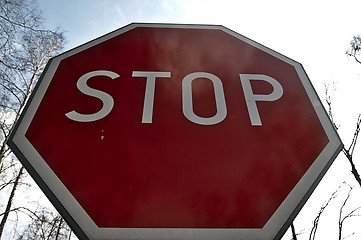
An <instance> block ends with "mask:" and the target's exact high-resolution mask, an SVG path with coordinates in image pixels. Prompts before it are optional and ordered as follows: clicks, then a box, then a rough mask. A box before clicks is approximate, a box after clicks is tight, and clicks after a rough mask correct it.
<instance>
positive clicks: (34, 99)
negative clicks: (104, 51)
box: [8, 23, 342, 240]
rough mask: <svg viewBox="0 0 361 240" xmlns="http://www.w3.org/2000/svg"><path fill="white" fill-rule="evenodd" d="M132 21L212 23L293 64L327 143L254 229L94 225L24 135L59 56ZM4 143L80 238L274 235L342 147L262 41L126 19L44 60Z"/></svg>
mask: <svg viewBox="0 0 361 240" xmlns="http://www.w3.org/2000/svg"><path fill="white" fill-rule="evenodd" d="M136 27H149V28H151V27H157V28H188V29H218V30H222V31H224V32H225V33H227V34H230V35H232V36H234V37H235V38H238V39H240V40H241V41H244V42H246V43H248V44H250V45H252V46H254V47H256V48H258V49H261V50H262V51H265V52H267V53H268V54H270V55H272V56H274V57H277V58H279V59H281V60H283V61H285V62H287V63H288V64H290V65H293V66H294V67H295V69H296V71H297V73H298V75H299V76H300V79H301V81H302V83H303V86H304V88H305V90H306V92H307V94H308V96H309V98H310V100H311V102H312V104H313V107H314V109H315V111H316V113H317V115H318V117H319V119H320V121H321V124H322V126H323V128H324V130H325V132H326V134H327V137H328V138H329V140H330V141H329V143H328V144H327V146H326V147H325V149H324V150H323V151H322V152H321V153H320V155H319V156H318V157H317V159H316V160H315V161H314V163H313V164H312V166H311V167H310V169H309V170H308V171H307V172H306V173H305V174H304V176H303V177H302V178H301V180H300V181H299V182H298V183H297V185H296V186H295V188H294V189H293V190H292V191H291V193H290V194H289V195H288V196H287V198H286V199H285V200H284V201H283V202H282V204H281V205H280V206H279V208H278V209H277V211H276V212H275V213H274V214H273V215H272V217H271V218H270V219H269V221H268V222H267V223H266V224H265V226H264V227H263V228H260V229H185V228H99V227H97V225H96V224H95V223H94V222H93V220H92V219H91V218H90V217H89V215H88V214H87V213H86V212H85V211H84V209H83V208H82V207H81V206H80V204H79V203H78V202H77V200H76V199H75V198H74V197H73V196H72V194H71V193H70V192H69V191H68V189H67V188H66V187H65V186H64V185H63V183H62V182H61V181H60V180H59V179H58V178H57V176H56V175H55V173H54V172H53V171H52V170H51V169H50V167H49V166H48V165H47V164H46V162H45V161H44V160H43V159H42V157H41V156H40V154H39V153H38V152H37V151H36V149H35V148H34V147H33V146H32V145H31V143H30V142H29V141H28V139H27V138H26V137H25V133H26V131H27V129H28V127H29V125H30V123H31V121H32V119H33V117H34V115H35V112H36V110H37V108H38V106H39V105H40V102H41V101H42V98H43V96H44V94H45V92H46V90H47V88H48V86H49V84H50V82H51V80H52V77H53V75H54V73H55V71H56V69H57V67H58V65H59V63H60V61H61V60H62V59H65V58H67V57H69V56H71V55H74V54H76V53H79V52H81V51H83V50H85V49H87V48H90V47H93V46H95V45H98V44H100V43H102V42H104V41H106V40H108V39H111V38H113V37H115V36H117V35H119V34H122V33H124V32H127V31H129V30H131V29H134V28H136ZM8 145H9V146H10V147H11V148H12V149H13V151H14V152H15V154H16V155H17V156H18V157H19V159H20V160H21V161H22V163H23V165H24V166H25V167H26V169H27V170H28V172H29V173H30V174H31V175H32V177H33V178H34V179H35V181H36V182H37V184H38V185H39V186H40V187H41V188H42V190H43V191H44V192H45V194H46V195H47V197H48V198H49V199H50V201H51V202H52V203H53V204H54V206H55V207H56V208H57V210H58V211H59V212H60V213H61V214H62V215H63V217H64V218H65V220H66V221H67V222H68V224H69V225H70V226H71V227H72V229H73V231H74V232H75V233H76V235H77V236H78V237H79V238H80V239H98V240H105V239H108V240H110V239H154V240H162V239H181V240H188V239H207V240H212V239H237V240H239V239H248V240H252V239H279V238H281V237H282V236H283V234H284V233H285V232H286V230H287V228H288V227H289V225H290V224H291V222H292V221H293V219H294V218H295V217H296V215H297V214H298V212H299V211H300V210H301V208H302V206H303V205H304V204H305V202H306V201H307V199H308V198H309V196H310V195H311V193H312V192H313V190H314V189H315V188H316V186H317V185H318V183H319V181H320V180H321V178H322V177H323V176H324V174H325V173H326V171H327V169H328V168H329V167H330V165H331V164H332V162H333V160H334V159H335V158H336V156H337V155H338V153H339V152H340V151H341V149H342V142H341V140H340V138H339V136H338V134H337V132H336V131H335V129H334V127H333V124H332V123H331V121H330V120H329V118H328V115H327V113H326V111H325V109H324V108H323V106H322V104H321V101H320V99H319V98H318V96H317V94H316V92H315V90H314V88H313V86H312V84H311V82H310V80H309V79H308V77H307V75H306V73H305V71H304V69H303V67H302V65H301V64H300V63H298V62H295V61H293V60H292V59H289V58H287V57H285V56H283V55H281V54H279V53H277V52H275V51H273V50H271V49H269V48H266V47H264V46H263V45H260V44H258V43H257V42H254V41H252V40H250V39H248V38H246V37H244V36H242V35H240V34H238V33H236V32H233V31H231V30H230V29H227V28H225V27H223V26H218V25H181V24H144V23H132V24H130V25H127V26H125V27H123V28H120V29H118V30H116V31H114V32H111V33H109V34H107V35H104V36H102V37H100V38H97V39H95V40H93V41H90V42H88V43H86V44H84V45H81V46H79V47H77V48H74V49H72V50H70V51H68V52H65V53H63V54H61V55H59V56H57V57H55V58H53V59H52V60H51V61H49V63H48V65H47V67H46V69H45V70H44V73H43V75H42V76H41V80H40V81H39V84H38V85H37V87H36V89H35V91H34V93H33V95H32V96H31V99H30V101H29V102H28V104H27V106H26V108H25V110H24V111H23V113H22V115H21V118H20V120H19V121H18V122H17V124H16V127H15V129H14V131H13V132H12V134H11V137H10V140H9V141H8Z"/></svg>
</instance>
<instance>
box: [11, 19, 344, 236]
mask: <svg viewBox="0 0 361 240" xmlns="http://www.w3.org/2000/svg"><path fill="white" fill-rule="evenodd" d="M9 145H10V146H11V147H12V149H14V150H15V153H16V154H17V155H18V156H19V158H20V159H21V161H22V162H23V164H24V165H25V166H26V167H27V169H28V171H29V172H30V173H31V175H32V176H33V177H34V178H35V180H36V181H37V183H38V184H39V186H40V187H41V188H42V189H43V190H44V192H45V193H46V194H47V196H48V197H49V199H50V200H51V201H52V202H53V204H54V205H55V206H56V207H57V209H58V210H59V211H60V212H61V213H62V215H63V216H64V218H65V219H66V220H67V222H68V223H69V224H70V225H71V227H72V228H73V230H74V231H75V232H76V234H77V235H78V237H79V238H81V239H83V238H84V239H168V238H169V239H174V238H175V239H277V238H280V237H281V236H282V234H283V233H284V232H285V231H286V229H287V227H288V225H289V224H290V221H292V219H293V218H294V217H295V216H296V214H297V213H298V211H299V210H300V208H301V207H302V205H303V204H304V203H305V201H306V199H307V198H308V197H309V195H310V194H311V192H312V191H313V189H314V188H315V187H316V185H317V183H318V182H319V181H320V179H321V178H322V176H323V175H324V173H325V171H326V170H327V169H328V167H329V166H330V164H331V163H332V161H333V159H334V158H335V157H336V155H337V154H338V153H339V151H340V149H341V147H342V144H341V141H340V139H339V137H338V136H337V133H336V131H335V130H334V128H333V125H332V124H331V122H330V120H329V119H328V117H327V114H326V112H325V110H324V109H323V107H322V104H321V102H320V100H319V99H318V97H317V95H316V93H315V91H314V89H313V87H312V85H311V83H310V81H309V79H308V77H307V75H306V73H305V72H304V70H303V68H302V66H301V65H300V64H299V63H297V62H295V61H293V60H291V59H289V58H287V57H285V56H283V55H281V54H279V53H277V52H275V51H273V50H270V49H268V48H266V47H264V46H262V45H260V44H258V43H256V42H254V41H252V40H250V39H247V38H245V37H243V36H241V35H239V34H237V33H235V32H233V31H231V30H229V29H227V28H224V27H222V26H209V25H174V24H173V25H172V24H130V25H128V26H126V27H123V28H121V29H118V30H116V31H114V32H112V33H110V34H107V35H105V36H103V37H100V38H98V39H96V40H93V41H91V42H89V43H86V44H84V45H82V46H80V47H77V48H75V49H73V50H70V51H68V52H65V53H63V54H61V55H59V56H57V57H55V58H53V59H52V60H51V61H50V62H49V63H48V65H47V68H46V70H45V71H44V73H43V75H42V77H41V80H40V81H39V84H38V85H37V87H36V90H35V91H34V94H33V95H32V98H31V101H29V103H28V105H27V107H26V109H25V111H24V112H23V114H22V117H21V120H20V121H19V122H18V123H17V125H16V128H15V130H14V132H13V133H12V136H11V139H10V141H9Z"/></svg>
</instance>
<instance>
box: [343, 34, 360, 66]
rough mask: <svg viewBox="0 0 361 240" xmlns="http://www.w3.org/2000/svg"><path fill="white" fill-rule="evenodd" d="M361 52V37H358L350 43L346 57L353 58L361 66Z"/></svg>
mask: <svg viewBox="0 0 361 240" xmlns="http://www.w3.org/2000/svg"><path fill="white" fill-rule="evenodd" d="M360 52H361V35H356V36H354V37H353V39H352V40H351V42H350V48H349V49H348V50H347V51H346V55H348V56H350V57H353V58H354V59H355V61H356V62H358V63H360V64H361V60H360V59H359V55H360Z"/></svg>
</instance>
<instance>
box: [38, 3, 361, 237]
mask: <svg viewBox="0 0 361 240" xmlns="http://www.w3.org/2000/svg"><path fill="white" fill-rule="evenodd" d="M39 5H40V8H41V10H42V13H43V15H44V16H45V18H46V19H47V25H48V27H50V28H52V29H54V28H57V27H59V28H60V29H61V30H63V31H64V32H65V36H66V39H67V44H66V47H65V49H64V50H68V49H71V48H74V47H76V46H78V45H81V44H83V43H86V42H88V41H90V40H92V39H95V38H97V37H100V36H102V35H104V34H106V33H108V32H111V31H113V30H115V29H118V28H121V27H123V26H125V25H127V24H129V23H132V22H147V23H148V22H150V23H191V24H216V25H223V26H225V27H227V28H230V29H231V30H233V31H236V32H238V33H239V34H241V35H244V36H246V37H248V38H251V39H252V40H254V41H256V42H258V43H261V44H262V45H265V46H267V47H269V48H271V49H273V50H275V51H277V52H279V53H281V54H283V55H285V56H287V57H290V58H292V59H294V60H295V61H297V62H300V63H301V64H302V65H303V67H304V68H305V70H306V72H307V74H308V76H309V78H310V80H311V82H312V84H313V85H314V87H315V89H316V91H317V93H318V94H319V96H320V98H321V99H323V98H324V96H325V94H324V85H325V84H326V85H327V84H331V86H335V88H336V91H335V93H334V99H333V111H334V118H335V121H336V123H337V124H338V126H339V134H340V136H341V139H342V140H343V141H344V143H345V145H346V146H348V144H350V142H351V139H352V135H353V131H354V128H355V123H356V119H357V116H358V114H359V113H361V105H360V104H359V103H360V102H361V94H360V90H361V65H360V64H357V63H356V62H355V61H353V59H351V58H349V57H347V56H346V54H345V51H346V50H347V48H348V46H349V43H350V41H351V39H352V37H353V36H354V35H357V34H361V19H360V15H359V9H361V1H353V0H351V1H348V0H344V1H333V0H327V1H323V0H321V1H315V0H311V1H309V0H303V1H290V0H288V1H279V0H273V1H267V0H266V1H258V0H252V1H251V0H248V1H243V0H240V1H230V0H223V1H214V0H205V1H200V0H199V1H197V0H193V1H190V0H174V1H166V0H154V1H153V0H150V1H146V0H132V1H126V0H118V1H116V0H98V1H96V0H61V1H55V0H39ZM332 84H334V85H332ZM359 149H361V146H358V148H357V150H356V152H355V155H356V156H358V157H359V156H360V155H361V153H360V150H359ZM359 169H361V163H359ZM349 170H350V169H349V165H348V163H347V160H346V158H345V157H343V156H342V153H341V154H340V156H339V157H338V158H337V159H336V160H335V162H334V164H333V165H332V166H331V168H330V170H329V172H328V173H327V174H326V176H325V177H324V179H323V180H322V181H321V183H320V185H319V187H318V188H317V189H316V191H315V192H314V194H313V195H312V196H311V198H310V200H309V202H308V203H307V204H306V205H305V207H304V209H303V210H302V211H301V212H300V214H299V216H298V217H297V219H296V221H295V225H296V230H299V231H301V232H303V234H302V235H300V237H302V239H303V238H304V239H307V237H308V234H309V233H308V232H307V231H309V228H310V227H311V226H312V220H313V217H314V216H315V215H316V214H317V211H318V209H319V208H320V206H321V205H322V204H323V203H324V201H325V200H327V199H328V197H329V196H330V195H331V194H332V192H334V191H335V190H336V189H337V187H338V186H339V185H340V184H341V183H342V181H343V180H344V179H347V180H348V181H347V182H348V183H349V184H351V185H352V186H356V183H355V182H354V181H353V179H352V176H351V175H350V173H349V172H350V171H349ZM342 189H347V186H346V185H342ZM345 192H347V191H346V190H344V191H343V195H342V196H340V197H339V202H337V201H334V202H335V203H333V204H334V205H333V206H332V207H333V208H334V209H337V208H338V207H337V206H339V204H340V201H341V202H342V200H343V199H344V197H345ZM354 192H355V193H353V195H352V199H351V200H350V202H353V203H352V204H351V208H352V207H353V206H357V200H354V198H355V199H358V200H359V199H360V197H361V193H360V191H359V190H358V189H356V190H355V191H354ZM358 202H360V201H358ZM327 214H329V215H325V218H324V221H322V220H321V221H320V222H321V223H322V224H323V225H320V229H319V230H318V231H319V232H320V233H319V234H320V235H321V234H325V235H322V236H323V237H321V236H319V237H320V238H321V239H326V236H327V239H337V232H335V231H336V230H337V217H338V215H337V214H338V212H337V211H336V212H330V213H327ZM354 221H355V220H350V225H349V226H352V225H351V224H354V223H353V222H354ZM360 221H361V217H359V218H358V223H360ZM329 226H334V227H331V228H330V227H329ZM347 231H349V234H351V233H352V229H347ZM287 234H288V236H290V232H287ZM327 234H328V235H327ZM360 238H361V233H360V232H358V233H357V234H354V235H351V236H350V237H349V238H348V239H360ZM285 239H287V238H285ZM316 239H317V238H316Z"/></svg>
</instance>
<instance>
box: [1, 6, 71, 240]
mask: <svg viewBox="0 0 361 240" xmlns="http://www.w3.org/2000/svg"><path fill="white" fill-rule="evenodd" d="M64 43H65V40H64V36H63V33H62V32H61V31H59V30H54V31H51V30H49V29H46V28H45V27H44V19H43V18H42V16H41V12H40V10H39V8H38V5H37V2H36V1H35V0H0V191H1V192H2V194H3V195H7V201H6V204H4V206H3V207H2V208H0V216H1V217H2V218H1V221H0V238H1V236H2V234H3V232H4V228H5V225H6V223H7V221H8V217H9V215H10V214H11V213H12V212H16V213H21V212H19V209H21V208H19V207H17V208H13V202H14V199H15V197H16V192H17V190H18V188H19V187H21V186H22V185H28V183H27V182H26V179H24V176H27V173H26V171H25V169H24V168H23V167H22V166H21V164H20V163H19V162H18V161H17V160H15V157H14V156H13V155H12V154H11V151H10V149H9V148H8V146H7V145H6V141H7V139H8V137H9V134H10V132H11V130H12V129H13V127H14V122H15V121H16V120H17V119H18V118H19V117H20V113H21V111H22V110H23V109H24V107H25V104H26V102H27V100H28V99H29V96H30V94H31V92H32V90H33V88H34V85H35V84H36V82H37V81H38V79H39V77H40V74H41V72H42V71H43V69H44V67H45V65H46V63H47V61H48V60H49V59H50V58H51V57H53V56H54V55H56V54H57V53H58V52H59V51H60V50H61V49H62V47H63V45H64ZM59 221H60V220H59ZM59 224H60V226H61V225H62V224H63V220H61V221H60V222H59ZM55 232H56V231H55ZM59 233H60V232H59ZM34 239H35V238H34Z"/></svg>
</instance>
